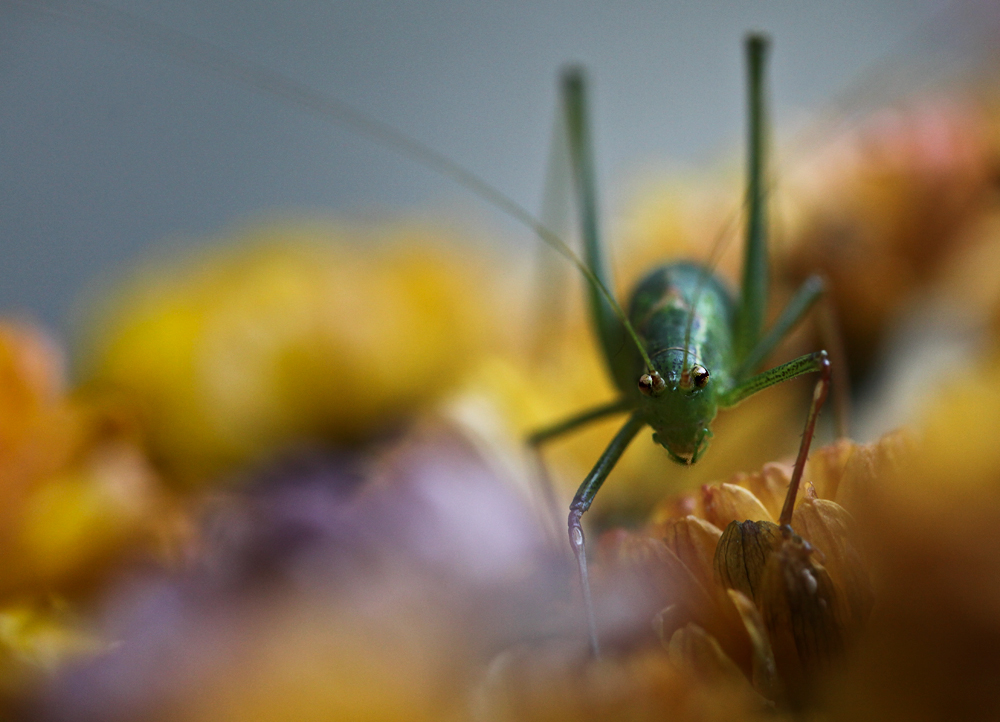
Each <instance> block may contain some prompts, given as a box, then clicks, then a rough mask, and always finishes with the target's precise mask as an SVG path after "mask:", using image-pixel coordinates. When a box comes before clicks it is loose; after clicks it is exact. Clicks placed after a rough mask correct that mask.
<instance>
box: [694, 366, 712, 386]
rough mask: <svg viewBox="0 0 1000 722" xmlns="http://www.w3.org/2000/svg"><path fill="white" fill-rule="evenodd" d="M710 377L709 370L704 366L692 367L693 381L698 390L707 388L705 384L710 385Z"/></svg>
mask: <svg viewBox="0 0 1000 722" xmlns="http://www.w3.org/2000/svg"><path fill="white" fill-rule="evenodd" d="M708 376H709V373H708V369H707V368H705V367H704V366H699V365H698V364H695V365H694V366H692V367H691V380H692V381H694V387H695V388H696V389H703V388H705V384H707V383H708Z"/></svg>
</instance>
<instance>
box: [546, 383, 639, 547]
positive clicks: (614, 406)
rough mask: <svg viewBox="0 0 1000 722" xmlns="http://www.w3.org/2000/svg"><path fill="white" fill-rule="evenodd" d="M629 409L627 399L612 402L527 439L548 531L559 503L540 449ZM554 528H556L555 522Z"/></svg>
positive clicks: (588, 410)
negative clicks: (536, 474) (543, 500)
mask: <svg viewBox="0 0 1000 722" xmlns="http://www.w3.org/2000/svg"><path fill="white" fill-rule="evenodd" d="M630 407H631V404H630V403H629V401H628V399H619V400H617V401H612V402H611V403H608V404H602V405H601V406H597V407H595V408H592V409H587V410H586V411H583V412H581V413H578V414H574V415H573V416H570V417H569V418H568V419H563V420H562V421H559V422H557V423H555V424H552V425H551V426H546V427H545V428H542V429H539V430H538V431H536V432H534V433H533V434H531V436H529V437H528V445H529V446H530V447H531V449H532V451H533V452H534V456H535V466H536V468H537V470H538V481H539V486H540V487H541V490H542V495H543V496H544V497H545V506H546V508H547V509H548V512H549V514H548V516H549V525H547V526H549V527H550V531H551V530H552V527H551V524H552V522H553V521H554V520H558V518H559V501H558V500H557V499H556V493H555V488H554V487H553V485H552V479H551V478H550V477H549V473H548V470H547V469H546V468H545V460H544V459H543V458H542V453H541V448H540V447H541V446H542V444H544V443H546V442H548V441H551V440H552V439H554V438H556V437H558V436H562V435H563V434H567V433H569V432H571V431H574V430H576V429H579V428H580V427H581V426H586V425H587V424H589V423H590V422H591V421H596V420H597V419H603V418H604V417H605V416H611V415H612V414H620V413H622V412H625V411H628V410H629V408H630ZM555 526H556V528H558V523H557V522H556V525H555Z"/></svg>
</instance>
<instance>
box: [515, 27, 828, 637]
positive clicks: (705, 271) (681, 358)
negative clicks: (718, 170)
mask: <svg viewBox="0 0 1000 722" xmlns="http://www.w3.org/2000/svg"><path fill="white" fill-rule="evenodd" d="M746 53H747V65H748V81H749V82H748V85H749V88H748V96H749V133H748V160H749V162H748V174H747V175H748V178H747V196H746V208H747V213H746V220H747V222H746V246H745V249H744V264H743V279H742V288H741V292H740V295H739V297H738V298H735V299H734V298H733V297H732V296H731V295H730V293H729V291H728V290H727V289H726V288H725V286H724V285H723V284H722V283H721V282H720V281H719V280H718V279H717V278H715V277H714V276H713V275H712V272H711V268H710V267H709V266H704V267H703V266H699V265H696V264H693V263H689V262H679V263H670V264H667V265H663V266H659V267H658V268H655V269H653V270H652V271H651V272H650V273H648V274H647V275H646V276H645V277H644V278H643V279H642V280H640V281H639V283H638V285H637V286H636V289H635V290H634V291H633V293H632V296H631V298H630V300H629V304H628V316H627V318H621V317H620V316H619V315H618V314H617V313H616V312H615V309H614V308H613V307H612V306H611V305H610V304H609V303H608V301H607V299H606V297H605V296H604V294H603V293H602V292H601V289H608V288H612V282H611V278H610V275H609V272H608V270H607V262H606V260H605V257H604V254H603V250H602V246H601V241H600V236H599V232H598V221H597V201H596V193H595V189H594V182H593V176H594V171H593V161H592V159H591V156H590V141H589V137H588V125H587V119H588V117H587V110H586V102H585V86H584V81H583V77H582V74H581V73H580V72H579V71H578V70H572V71H570V72H568V73H567V74H566V76H565V77H564V80H563V87H562V91H563V99H564V108H565V114H566V125H567V131H568V133H567V135H568V141H569V148H570V157H571V161H572V165H573V174H574V180H575V188H576V194H577V201H578V206H579V213H580V227H581V229H582V233H583V240H584V248H585V258H586V264H587V266H588V267H589V269H590V270H591V271H592V273H593V275H594V276H595V278H596V281H597V283H595V284H593V286H592V288H591V292H590V294H589V295H590V313H591V316H592V320H593V324H594V328H595V331H596V332H597V336H598V339H599V342H600V347H601V350H602V351H603V354H604V359H605V361H606V363H607V366H608V370H609V372H610V374H611V376H612V378H613V379H614V382H615V385H616V386H617V388H618V391H619V392H620V393H621V398H620V399H619V400H617V401H614V402H612V403H610V404H606V405H604V406H601V407H599V408H596V409H592V410H588V411H585V412H583V413H581V414H579V415H577V416H575V417H573V418H570V419H568V420H565V421H562V422H560V423H558V424H556V425H554V426H552V427H549V428H547V429H543V430H541V431H539V432H537V433H535V434H534V435H532V437H531V439H530V440H531V443H532V444H533V445H536V446H537V445H539V444H541V443H543V442H544V441H547V440H549V439H552V438H553V437H556V436H558V435H561V434H564V433H567V432H570V431H573V430H575V429H578V428H580V427H581V426H583V425H584V424H586V423H588V422H590V421H593V420H595V419H597V418H602V417H604V416H608V415H611V414H628V419H627V421H626V422H625V424H624V425H623V426H622V427H621V429H619V431H618V433H617V434H616V435H615V436H614V438H613V439H612V440H611V442H610V443H609V444H608V446H607V448H606V449H605V450H604V452H603V453H602V454H601V456H600V457H599V458H598V460H597V463H596V464H595V465H594V468H593V469H592V470H591V472H590V473H589V474H588V475H587V477H586V478H585V479H584V481H583V483H582V484H581V485H580V488H579V489H578V490H577V492H576V495H575V496H574V497H573V501H572V503H571V504H570V507H569V521H568V527H569V538H570V544H571V546H572V549H573V552H574V554H575V556H576V560H577V565H578V568H579V573H580V583H581V587H582V592H583V599H584V606H585V610H586V615H587V621H588V627H589V635H590V645H591V650H592V652H593V653H594V654H595V655H597V654H599V649H600V647H599V642H598V632H597V625H596V621H595V614H594V609H593V601H592V598H591V593H590V585H589V582H588V575H587V555H586V547H585V539H584V533H583V527H582V524H581V517H582V516H583V514H584V513H585V512H586V511H587V510H588V509H589V508H590V505H591V504H592V503H593V501H594V497H595V496H596V495H597V492H598V491H599V490H600V488H601V485H602V484H603V483H604V481H605V479H607V477H608V474H609V473H610V472H611V470H612V469H613V468H614V466H615V464H616V463H617V462H618V459H619V458H620V457H621V455H622V452H624V451H625V448H626V447H627V446H628V444H629V443H630V442H631V441H632V439H634V438H635V436H636V435H637V434H638V433H639V432H640V431H641V430H642V429H643V428H644V427H646V426H650V427H652V429H653V431H654V433H653V441H654V442H656V443H658V444H660V445H661V446H663V447H664V448H665V449H666V451H667V454H668V455H669V456H670V458H671V459H673V460H674V461H676V462H678V463H680V464H694V463H695V462H696V461H698V459H699V458H701V456H702V454H704V453H705V450H706V448H707V447H708V442H709V439H710V438H711V436H712V432H711V428H710V425H711V422H712V420H713V419H714V418H715V415H716V412H717V410H718V409H719V408H728V407H732V406H735V405H736V404H738V403H740V402H741V401H743V400H744V399H746V398H748V397H749V396H752V395H753V394H755V393H757V392H758V391H762V390H764V389H766V388H768V387H769V386H773V385H775V384H777V383H780V382H782V381H785V380H788V379H792V378H795V377H797V376H801V375H803V374H808V373H819V374H820V378H819V381H818V382H817V384H816V389H815V393H814V395H813V400H812V404H811V407H810V409H809V413H808V416H807V418H806V424H805V432H804V433H803V435H802V442H801V445H800V447H799V453H798V457H797V459H796V461H795V467H794V471H793V474H792V479H791V484H790V486H789V489H788V494H787V497H786V499H785V504H784V508H783V509H782V511H781V517H780V519H779V523H780V524H781V525H783V526H785V527H788V525H790V523H791V518H792V509H793V507H794V504H795V497H796V493H797V490H798V486H799V483H800V481H801V478H802V472H803V469H804V467H805V462H806V457H807V455H808V453H809V445H810V442H811V440H812V436H813V432H814V429H815V425H816V418H817V416H818V414H819V410H820V407H821V406H822V404H823V402H824V400H825V399H826V396H827V392H828V389H829V385H830V377H831V373H830V362H829V361H828V359H827V353H826V352H825V351H817V352H815V353H811V354H807V355H805V356H801V357H799V358H797V359H794V360H792V361H789V362H788V363H785V364H782V365H780V366H777V367H775V368H772V369H768V370H766V371H763V372H760V373H755V371H756V370H757V367H758V366H759V365H760V364H761V362H762V361H763V360H764V359H765V358H766V357H767V356H768V355H769V353H770V352H771V351H772V350H774V348H775V347H776V346H777V344H778V343H779V342H780V341H781V339H782V338H784V336H785V335H786V334H787V333H788V332H789V331H790V330H791V329H792V327H793V326H795V324H796V323H797V322H798V321H799V320H800V319H801V318H802V317H803V315H804V314H805V313H806V311H808V310H809V308H810V307H811V306H812V305H813V304H814V303H815V302H816V301H817V300H818V299H819V297H820V295H821V294H822V293H823V283H822V280H821V279H820V278H818V277H812V278H810V279H808V280H807V281H806V282H805V283H804V284H803V285H802V287H801V288H800V289H799V290H798V292H797V293H796V294H795V295H794V296H793V298H792V299H791V301H789V303H788V305H787V306H786V307H785V309H784V311H782V313H781V314H780V315H779V317H778V318H777V320H776V321H775V322H774V324H773V326H772V327H771V329H770V330H769V331H768V332H767V333H764V314H765V311H766V306H767V298H768V293H767V291H768V255H767V230H768V229H767V187H766V186H767V173H766V168H765V166H766V148H765V146H766V114H765V107H764V95H765V93H764V70H765V64H766V59H767V53H768V42H767V40H766V39H764V38H763V37H760V36H755V35H754V36H750V37H748V39H747V41H746ZM626 331H627V332H628V334H629V335H631V336H632V337H633V338H637V341H636V342H635V343H634V344H630V343H626V335H625V334H626Z"/></svg>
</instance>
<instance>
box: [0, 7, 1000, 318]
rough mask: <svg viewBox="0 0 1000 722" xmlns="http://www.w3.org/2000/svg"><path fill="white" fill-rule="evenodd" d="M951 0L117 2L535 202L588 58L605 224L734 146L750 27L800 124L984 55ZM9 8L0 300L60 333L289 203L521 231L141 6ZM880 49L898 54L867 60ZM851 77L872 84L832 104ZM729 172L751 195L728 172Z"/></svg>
mask: <svg viewBox="0 0 1000 722" xmlns="http://www.w3.org/2000/svg"><path fill="white" fill-rule="evenodd" d="M948 5H949V4H948V3H945V2H943V1H942V0H918V1H916V2H901V1H894V0H878V1H861V0H845V1H843V2H839V3H836V4H829V3H798V2H791V1H788V2H786V1H783V0H775V1H773V2H764V3H760V2H727V3H697V4H690V3H682V2H677V3H671V2H646V3H624V4H615V5H614V6H609V5H606V4H603V3H570V2H532V3H489V4H481V3H469V2H451V1H448V2H440V3H419V2H414V3H397V2H381V1H376V2H332V3H326V2H288V3H281V4H280V6H275V5H270V4H268V3H232V2H221V1H218V2H217V1H214V0H209V1H207V2H190V1H185V0H156V1H149V2H147V1H140V2H131V3H115V2H109V3H107V6H108V7H117V8H121V9H124V10H127V11H128V12H129V13H131V14H133V15H134V16H135V17H136V18H141V19H144V20H149V21H152V22H153V23H156V24H158V26H162V27H165V28H170V29H175V30H178V31H180V32H182V33H184V34H186V35H189V36H191V37H194V38H197V39H200V40H204V41H207V42H209V43H212V44H214V45H216V46H218V47H220V48H223V49H225V50H226V51H229V52H232V53H233V54H235V55H236V56H238V57H240V58H242V59H244V60H246V61H248V62H251V63H257V64H260V65H262V66H264V67H266V68H269V69H272V70H275V71H278V72H280V73H283V74H285V75H287V76H289V77H290V78H293V79H295V80H296V81H299V82H302V83H304V84H306V85H308V86H309V87H311V88H314V89H316V90H318V91H321V92H323V93H327V94H329V95H331V96H333V97H335V98H338V99H341V100H343V101H345V102H347V103H349V104H351V105H352V106H353V107H355V108H357V109H359V110H361V111H362V112H364V113H367V114H369V115H371V116H372V117H375V118H377V119H379V120H381V121H384V122H386V123H388V124H390V125H392V126H394V127H396V128H398V129H400V130H402V131H404V132H405V133H408V134H410V135H411V136H413V137H414V138H417V139H419V140H420V141H422V142H424V143H426V144H427V145H428V146H430V147H432V148H434V149H437V150H440V151H442V152H444V153H446V154H447V155H449V156H451V157H452V158H454V159H456V160H457V161H459V162H460V163H462V164H464V165H465V166H466V167H468V168H470V169H472V170H474V171H475V172H477V173H479V174H481V175H482V176H483V177H485V178H486V179H488V180H489V181H490V182H492V183H493V184H495V185H496V186H497V187H498V188H500V189H502V190H503V191H505V192H507V193H509V194H510V195H511V196H513V197H514V198H515V199H516V200H518V201H519V202H521V203H522V204H524V205H525V206H526V207H527V208H529V209H537V208H538V206H539V205H540V202H541V201H540V199H541V196H542V182H543V177H544V165H545V160H546V157H547V146H548V142H549V139H550V137H551V131H552V125H553V117H554V108H555V93H554V90H555V79H556V75H557V71H558V69H559V68H560V67H562V66H563V65H564V64H566V63H567V62H582V63H584V64H585V65H586V66H587V68H588V70H589V71H590V74H591V77H592V79H593V83H594V85H593V88H594V92H593V96H594V103H593V108H594V124H595V132H594V137H595V140H596V143H597V158H598V168H599V173H600V181H601V182H600V184H599V188H600V189H601V193H602V196H603V200H604V202H605V224H606V226H607V227H608V228H612V229H613V228H616V227H617V224H618V221H619V217H620V215H621V213H622V210H623V207H624V205H625V203H626V201H627V200H628V199H629V198H631V197H632V196H634V194H635V189H636V184H637V183H638V182H639V179H640V178H641V177H642V174H643V173H647V172H650V171H651V170H653V169H655V170H657V171H660V172H662V171H663V170H664V169H671V168H678V167H685V166H687V167H695V168H704V167H705V166H706V165H707V164H710V163H713V162H716V161H718V160H719V159H723V160H724V162H726V163H730V162H733V159H734V158H735V157H737V154H738V152H739V148H740V145H741V142H742V124H743V104H744V91H743V70H742V50H741V47H740V40H741V38H742V37H743V35H744V33H745V32H746V31H748V30H761V31H765V32H767V33H769V34H770V35H771V36H772V38H773V39H774V41H775V49H774V53H773V74H772V76H771V87H772V89H773V91H772V97H773V100H774V103H775V107H776V111H775V119H776V126H777V128H778V132H779V134H781V135H782V136H785V135H786V134H787V133H789V132H790V131H791V130H792V129H794V128H796V127H800V126H802V125H804V124H807V123H809V122H811V120H814V119H815V117H816V114H817V113H818V112H820V109H822V108H826V109H827V110H826V111H823V112H826V113H827V114H828V115H829V114H830V113H833V114H835V115H836V114H840V113H843V112H844V111H845V109H846V111H848V112H853V111H855V110H856V109H857V107H859V104H863V103H864V102H865V101H866V99H867V100H868V101H870V100H871V99H872V97H875V98H877V99H879V100H880V101H884V100H885V99H886V98H889V97H891V96H893V94H896V93H898V92H899V91H900V90H901V88H909V89H912V88H913V87H914V85H915V84H917V83H916V80H915V79H917V78H919V79H920V82H923V81H925V80H926V79H927V71H928V68H934V69H935V73H934V75H935V77H939V74H940V71H941V70H942V68H947V67H948V62H949V57H947V56H945V57H942V51H944V52H945V54H946V53H947V52H952V51H954V50H955V46H956V44H958V45H963V44H964V47H962V49H961V52H965V53H968V51H969V49H970V43H969V35H970V33H973V32H974V31H978V30H981V28H979V27H977V26H976V24H975V23H972V24H969V23H967V21H966V20H964V19H963V13H965V12H966V11H968V10H969V8H968V7H966V6H963V5H961V4H952V5H953V7H950V9H946V8H947V6H948ZM33 8H34V9H33ZM0 13H2V23H0V96H2V99H3V101H2V103H0V137H2V138H3V142H2V144H0V168H2V171H0V184H2V185H0V196H2V197H3V199H4V213H3V214H2V216H0V224H2V226H0V234H2V237H3V238H4V239H5V244H4V247H5V258H4V263H3V264H2V266H0V307H2V308H4V309H6V310H7V311H8V312H16V313H24V314H27V315H30V316H31V317H34V318H37V319H39V320H41V321H43V322H44V323H45V324H47V325H49V326H52V327H55V328H56V329H58V330H60V331H63V332H65V331H67V330H69V328H70V327H71V324H72V322H73V320H74V314H75V313H76V311H75V309H76V306H75V304H76V303H78V302H79V301H80V300H81V298H82V296H81V293H82V292H84V291H85V289H91V290H92V289H93V288H94V287H95V286H97V287H99V286H100V285H101V284H107V282H108V281H109V280H111V279H114V278H116V277H117V276H119V275H120V273H121V272H122V271H123V270H124V269H126V268H128V267H129V265H130V264H131V263H133V262H134V260H135V259H137V258H141V257H143V256H145V255H147V254H148V253H149V251H150V250H151V249H155V248H159V247H163V246H165V245H166V246H169V245H170V244H174V245H177V244H181V245H184V244H201V243H210V242H211V241H210V240H209V239H211V238H213V237H216V236H218V234H220V233H221V232H223V231H225V230H229V229H231V228H233V227H234V225H239V224H246V223H248V222H250V221H253V220H257V219H261V218H265V217H267V218H270V217H274V216H275V215H284V216H289V215H293V214H294V215H299V214H308V215H312V216H331V215H336V216H337V217H338V218H341V219H344V218H350V219H355V220H357V219H366V218H372V217H379V218H384V217H385V216H386V215H388V216H400V215H406V216H408V217H414V216H416V217H422V218H433V219H434V220H435V222H437V223H462V224H463V228H465V229H467V230H468V229H470V228H471V229H474V232H473V233H474V234H475V235H486V236H493V237H494V239H497V238H502V239H503V240H502V242H503V243H515V242H517V241H518V240H526V239H528V234H526V233H525V232H524V231H523V230H521V229H520V228H517V227H515V226H513V225H511V224H510V223H508V222H507V220H506V219H504V218H502V217H500V215H499V214H498V213H496V212H494V211H493V210H492V209H490V208H486V207H484V205H483V204H481V203H478V202H477V201H475V200H473V199H472V198H471V197H470V196H469V195H468V194H467V193H465V192H463V191H462V190H461V189H459V188H457V187H456V186H455V185H454V184H453V183H451V182H450V181H447V180H445V179H442V178H440V177H438V176H437V175H435V174H434V173H433V172H431V171H428V170H426V169H425V168H422V167H421V166H419V165H418V164H414V163H412V162H410V161H409V160H407V159H405V158H402V157H400V154H399V153H397V152H396V151H394V150H387V149H384V148H381V147H378V146H377V145H374V144H373V143H371V142H369V141H368V140H367V139H364V138H360V137H359V136H358V135H357V134H356V133H354V132H353V131H351V130H345V129H344V128H342V127H338V126H336V125H330V124H328V123H326V122H324V121H322V120H319V119H317V118H314V117H311V116H310V115H308V114H307V113H303V112H302V111H301V110H300V109H297V108H295V107H292V106H291V105H290V104H289V103H287V102H286V101H284V100H282V99H278V98H274V97H269V96H267V95H266V94H262V93H260V92H256V91H254V90H251V89H248V88H247V87H245V86H241V85H239V84H237V83H234V82H233V81H232V80H231V79H229V78H226V77H220V76H219V75H218V74H216V73H213V72H211V71H208V70H206V69H205V68H203V67H199V66H198V65H197V64H196V63H195V64H190V63H185V62H182V61H179V60H178V58H177V57H176V56H172V55H171V54H170V53H167V52H163V51H162V49H160V47H159V45H158V43H156V42H151V41H150V40H148V39H146V40H144V39H143V37H142V36H143V30H142V29H141V27H140V29H139V30H138V31H135V32H123V31H121V29H120V27H119V29H118V30H115V29H114V28H113V27H112V29H110V30H109V26H114V25H116V23H117V24H118V25H119V26H120V22H119V21H118V20H114V21H109V20H107V18H106V16H105V14H104V11H103V10H102V9H101V8H100V7H98V6H91V5H89V4H86V3H75V2H66V3H61V2H53V3H37V4H34V3H30V2H28V3H20V2H4V3H2V4H0ZM54 15H55V16H59V17H61V18H62V19H57V18H56V17H54ZM963 22H965V23H966V24H965V25H963ZM956 27H958V28H960V30H959V31H956ZM156 32H158V30H157V31H156ZM983 45H986V43H984V44H983ZM978 52H984V51H983V48H982V46H980V47H979V50H978ZM180 55H185V52H184V51H183V50H182V51H181V52H180ZM187 55H188V56H191V55H193V53H187ZM966 57H968V55H966ZM950 59H951V60H953V58H950ZM880 60H881V61H884V62H883V66H882V67H881V71H885V70H886V68H888V69H889V71H890V72H889V73H888V75H886V74H884V72H882V73H881V74H880V72H872V68H873V66H876V65H877V64H878V63H879V62H880ZM859 79H860V81H859ZM853 81H859V82H860V85H861V86H862V87H863V88H864V90H865V93H863V94H861V95H860V96H859V95H854V96H850V97H848V98H846V99H845V105H844V106H843V107H838V108H837V109H836V110H833V111H830V107H829V102H830V101H831V98H834V97H835V96H836V95H837V93H838V92H840V91H843V90H844V89H845V87H847V86H849V85H850V83H851V82H853ZM809 145H812V146H813V147H815V143H810V144H809ZM806 150H811V148H807V149H806ZM730 192H731V193H732V197H733V198H736V197H738V193H739V182H738V181H737V180H735V179H734V184H733V187H732V188H731V189H730ZM470 221H471V222H470ZM76 320H79V319H78V318H76Z"/></svg>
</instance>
